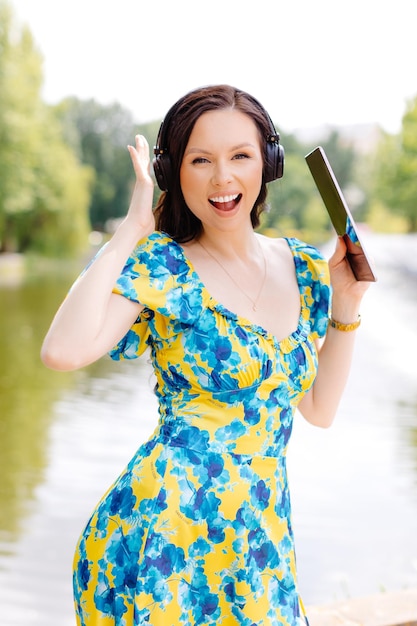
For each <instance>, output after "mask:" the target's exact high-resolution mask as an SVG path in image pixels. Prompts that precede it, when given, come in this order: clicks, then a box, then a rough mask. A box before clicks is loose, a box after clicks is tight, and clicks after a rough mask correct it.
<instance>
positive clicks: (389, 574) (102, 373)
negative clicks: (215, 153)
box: [0, 237, 417, 626]
mask: <svg viewBox="0 0 417 626" xmlns="http://www.w3.org/2000/svg"><path fill="white" fill-rule="evenodd" d="M368 248H369V249H370V250H372V253H373V254H374V255H375V261H376V265H377V268H378V277H379V283H377V285H376V286H375V288H374V289H373V290H372V294H371V295H370V297H369V298H368V300H367V302H366V305H365V306H364V309H363V311H362V314H363V323H362V328H361V330H360V337H359V341H358V346H357V351H356V354H355V363H354V369H353V372H352V376H351V379H350V382H349V386H348V390H347V394H346V396H345V398H344V400H343V402H342V405H341V407H340V411H339V415H338V419H337V421H336V423H335V425H334V427H333V428H331V429H329V430H328V431H321V430H318V429H314V428H311V427H310V426H309V425H308V424H306V423H304V422H303V421H302V420H301V419H297V420H296V425H295V429H294V439H293V442H292V445H291V448H290V458H289V469H290V482H291V486H292V491H293V510H294V527H295V532H296V536H297V545H298V562H299V572H300V584H301V588H302V591H303V595H304V598H305V601H306V602H307V603H316V602H325V601H331V600H333V599H337V598H344V597H346V596H350V595H358V594H364V593H374V592H375V591H378V590H379V589H380V588H403V587H407V586H417V535H416V533H415V529H416V522H417V492H416V489H415V486H416V481H417V397H416V389H417V384H416V383H417V368H416V367H415V362H416V354H417V328H416V324H415V319H416V316H417V289H416V286H417V267H416V268H415V271H414V269H413V266H412V265H411V263H412V262H415V261H413V259H414V257H415V256H416V255H415V254H413V250H416V249H417V239H413V238H407V239H405V240H404V239H403V240H398V241H397V240H396V239H395V238H388V240H387V241H385V240H384V238H383V237H378V238H376V239H375V241H373V240H372V241H369V245H368ZM67 285H68V281H62V280H58V281H57V280H55V279H53V278H52V277H50V278H49V279H48V280H43V281H41V282H40V281H36V280H35V281H32V282H30V283H28V284H26V285H25V286H23V287H21V288H19V289H12V288H7V289H6V288H4V289H2V290H0V329H1V330H0V348H1V354H2V359H1V360H0V393H1V395H0V471H1V475H2V481H0V602H1V605H2V626H17V625H18V626H21V625H22V624H23V623H24V624H25V626H56V624H59V625H60V626H66V625H67V624H68V626H70V625H72V624H73V623H74V620H73V614H72V598H71V561H72V553H73V548H74V545H75V542H76V540H77V536H78V534H79V532H80V531H81V529H82V526H83V524H84V523H85V521H86V519H87V517H88V515H89V513H90V511H91V510H92V508H93V507H94V504H95V502H96V500H97V499H98V498H99V497H100V496H101V494H102V493H103V491H104V490H105V489H106V488H107V487H108V485H109V484H110V483H111V482H112V481H113V479H114V478H115V476H116V475H117V474H118V473H119V472H120V471H121V470H122V469H123V467H124V465H125V463H126V462H127V461H128V460H129V458H130V456H131V455H132V454H133V453H134V451H135V450H136V448H137V446H138V445H139V443H140V442H141V441H143V440H144V439H145V438H146V437H147V436H148V435H149V434H150V432H151V431H152V429H153V428H154V425H155V419H156V417H155V414H156V406H155V399H154V396H153V393H152V388H153V379H152V377H151V370H150V367H149V364H148V363H147V362H146V359H145V360H143V359H142V360H138V361H136V362H135V363H113V362H112V361H110V359H102V360H100V361H99V362H98V363H96V364H94V365H92V366H90V367H88V368H86V369H84V370H82V371H80V372H75V373H68V374H62V373H54V372H51V371H49V370H47V369H46V368H44V367H43V366H42V365H41V363H40V361H39V349H40V345H41V341H42V338H43V335H44V333H45V331H46V328H47V326H48V324H49V321H50V319H51V316H52V314H53V312H54V311H55V309H56V307H57V305H58V303H59V301H60V300H61V299H62V297H63V295H64V293H65V290H66V287H67Z"/></svg>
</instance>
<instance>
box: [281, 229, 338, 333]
mask: <svg viewBox="0 0 417 626" xmlns="http://www.w3.org/2000/svg"><path fill="white" fill-rule="evenodd" d="M287 241H288V244H289V246H290V248H291V249H292V251H293V255H294V263H295V268H296V274H297V280H298V284H299V287H300V292H301V294H302V298H303V304H304V313H303V315H304V317H305V319H306V321H307V318H308V321H309V325H310V337H311V338H312V339H313V340H315V339H318V338H320V337H324V335H325V334H326V331H327V326H328V321H329V313H330V306H331V286H330V274H329V266H328V263H327V260H326V259H325V258H324V256H323V255H322V253H321V252H320V251H319V250H318V249H317V248H315V247H314V246H311V245H309V244H307V243H304V242H302V241H299V240H298V239H294V238H293V239H288V240H287Z"/></svg>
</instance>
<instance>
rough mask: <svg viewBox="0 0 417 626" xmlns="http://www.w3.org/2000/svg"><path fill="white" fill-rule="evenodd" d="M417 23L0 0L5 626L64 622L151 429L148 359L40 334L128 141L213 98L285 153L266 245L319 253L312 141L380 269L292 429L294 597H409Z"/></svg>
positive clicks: (115, 209)
mask: <svg viewBox="0 0 417 626" xmlns="http://www.w3.org/2000/svg"><path fill="white" fill-rule="evenodd" d="M289 5H290V6H289ZM416 17H417V6H414V3H410V2H409V1H408V0H397V2H396V3H395V4H394V5H393V4H392V3H388V2H381V0H379V2H373V1H372V0H369V1H368V2H363V1H362V2H358V1H356V0H352V1H351V2H349V3H344V2H342V3H334V2H330V0H329V1H324V0H317V1H316V2H315V3H311V2H309V1H308V0H300V1H299V2H297V3H286V2H285V3H284V2H279V1H276V0H275V1H273V0H265V1H262V0H261V1H259V2H257V3H256V9H255V8H254V6H253V5H252V3H242V2H241V0H240V1H239V2H237V1H234V0H231V1H230V2H227V3H225V2H220V0H212V1H211V2H210V4H209V5H207V7H205V8H204V7H202V6H201V5H198V4H195V3H193V2H191V1H188V0H184V1H182V2H181V1H178V2H172V1H171V2H168V1H165V0H160V1H159V2H158V3H151V2H149V3H144V2H137V1H135V0H119V1H118V2H117V3H116V4H115V3H110V2H106V1H105V0H102V1H101V2H97V1H96V0H91V1H86V0H84V1H83V2H81V1H80V0H71V2H69V1H68V0H61V2H59V3H58V2H54V1H53V0H37V1H36V2H33V0H14V1H11V0H10V1H6V0H0V349H1V359H0V472H1V474H0V475H1V480H0V602H1V605H2V626H17V625H19V626H21V624H23V623H24V624H25V625H26V626H41V625H42V626H52V625H54V626H56V624H60V626H61V625H62V626H66V625H67V624H68V626H69V625H71V624H74V618H73V613H72V597H71V560H72V553H73V548H74V544H75V542H76V540H77V537H78V534H79V533H80V532H81V530H82V527H83V525H84V523H85V521H86V519H87V518H88V516H89V514H90V512H91V510H92V509H93V507H94V505H95V502H96V501H97V500H98V498H99V497H100V496H101V494H102V493H103V491H104V490H105V489H106V488H107V487H108V486H109V484H111V483H112V482H113V480H114V478H115V477H116V476H117V474H118V473H119V472H120V471H121V470H122V469H123V467H124V465H125V464H126V463H127V461H128V460H129V458H130V457H131V455H132V454H133V453H134V452H135V450H136V448H137V447H138V446H139V444H140V443H141V442H142V441H143V439H144V438H145V437H147V436H148V435H149V434H150V433H151V432H152V430H153V428H154V426H155V423H156V405H155V400H154V397H153V394H152V387H153V380H152V374H151V370H150V366H149V363H148V362H147V360H146V357H145V358H144V359H142V360H138V361H137V362H135V363H127V364H126V363H122V364H120V363H113V362H111V361H110V359H108V358H103V359H101V360H100V361H99V362H97V363H96V364H94V365H92V366H90V367H88V368H85V369H83V370H81V371H79V372H71V373H57V372H51V371H48V370H47V369H46V368H44V367H43V366H42V364H41V363H40V359H39V350H40V346H41V342H42V339H43V336H44V334H45V332H46V330H47V328H48V326H49V323H50V321H51V318H52V316H53V314H54V313H55V311H56V309H57V307H58V305H59V303H60V301H61V300H62V298H63V297H64V295H65V293H66V291H67V290H68V288H69V286H70V284H71V283H72V281H73V280H74V278H75V277H76V276H77V274H78V272H79V271H80V270H81V269H82V267H83V266H84V265H85V263H86V262H87V261H88V259H89V258H91V255H92V254H94V252H95V251H96V250H97V249H98V247H99V246H100V245H101V244H102V243H103V242H104V241H105V240H106V239H107V238H108V237H109V236H110V234H111V233H112V231H113V230H114V227H115V225H116V224H117V221H118V220H119V219H120V218H121V217H122V216H123V215H124V214H125V212H126V209H127V206H128V203H129V197H130V193H131V189H132V183H133V177H132V171H131V166H130V161H129V157H128V153H127V150H126V145H127V144H128V143H132V142H133V138H134V135H135V134H136V133H138V132H139V133H142V134H144V135H145V136H146V137H147V139H148V141H149V144H150V145H151V146H152V145H153V144H154V143H155V139H156V134H157V131H158V128H159V124H160V122H161V120H162V118H163V115H164V113H165V112H166V110H167V109H168V108H169V106H170V105H171V104H173V102H174V101H175V100H176V99H177V98H179V97H180V96H181V95H183V93H185V92H186V91H188V90H190V89H193V88H195V87H196V86H199V85H203V84H210V83H220V82H227V83H231V84H234V85H236V86H238V87H241V88H243V89H245V90H247V91H249V92H250V93H252V94H253V95H255V96H256V97H257V98H258V99H259V100H261V102H262V103H263V104H264V105H265V107H266V108H267V109H268V111H269V113H270V115H271V117H272V119H273V121H274V123H275V124H276V126H277V129H278V130H279V131H280V134H281V141H282V144H283V145H284V147H285V150H286V169H285V176H284V178H283V179H282V180H280V181H276V182H274V183H272V184H271V185H269V204H270V210H269V212H268V213H267V214H265V215H264V219H263V223H262V230H263V231H264V232H265V233H266V234H270V235H271V236H281V235H295V236H298V237H300V238H302V239H306V240H308V241H310V242H311V243H313V244H315V245H317V246H319V247H320V248H321V249H322V250H323V252H324V253H325V254H326V255H327V256H329V255H330V254H331V250H332V247H333V245H334V234H333V231H332V228H331V225H330V223H329V219H328V216H327V213H326V211H325V209H324V207H323V204H322V202H321V200H320V197H319V196H318V193H317V191H316V189H315V186H314V183H313V181H312V178H311V175H310V173H309V171H308V168H307V166H306V164H305V161H304V156H305V154H306V153H307V152H309V151H310V150H311V149H312V148H314V147H315V146H317V145H322V146H323V147H324V149H325V151H326V153H327V155H328V157H329V160H330V162H331V163H332V166H333V169H334V171H335V173H336V176H337V178H338V180H339V182H340V184H341V187H342V188H343V191H344V193H345V196H346V198H347V200H348V203H349V205H350V208H351V210H352V212H353V215H354V217H355V220H356V222H357V223H359V224H360V228H361V232H362V236H363V239H364V241H365V244H366V248H367V250H368V252H369V253H370V255H371V256H372V257H373V258H374V261H375V265H376V268H377V275H378V282H377V283H376V284H375V285H373V286H372V288H371V290H370V292H369V294H368V296H367V298H366V301H365V303H364V306H363V311H362V317H363V323H362V326H361V329H360V331H359V333H358V343H357V350H356V354H355V361H354V367H353V371H352V375H351V377H350V381H349V385H348V388H347V391H346V393H345V396H344V398H343V401H342V404H341V407H340V411H339V415H338V418H337V420H336V422H335V424H334V426H333V427H332V428H331V429H330V430H327V431H321V430H318V429H314V428H312V427H310V426H309V425H308V424H306V423H304V422H303V421H302V419H301V417H299V416H297V419H296V421H295V428H294V435H293V441H292V443H291V446H290V458H289V472H290V483H291V487H292V498H293V514H294V528H295V532H296V540H297V554H298V568H299V578H300V586H301V590H302V593H303V596H304V600H305V602H306V603H307V604H317V603H322V602H330V601H332V600H336V599H344V598H349V597H352V596H356V595H364V594H368V593H375V592H381V593H383V592H385V591H387V590H397V589H404V588H410V587H417V533H416V532H415V529H416V527H417V490H416V484H417V324H416V319H417V77H416V76H417V75H416V72H415V64H416V60H417V59H416V56H417V53H416V51H415V33H414V29H415V20H416ZM157 193H158V192H157V191H155V194H157ZM155 199H156V197H155Z"/></svg>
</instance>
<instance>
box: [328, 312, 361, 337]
mask: <svg viewBox="0 0 417 626" xmlns="http://www.w3.org/2000/svg"><path fill="white" fill-rule="evenodd" d="M329 324H330V326H331V327H332V328H335V329H336V330H341V331H343V332H344V333H348V332H350V331H351V330H356V329H357V328H358V327H359V326H360V324H361V316H360V315H358V319H357V320H356V322H352V323H351V324H342V322H338V321H336V320H334V319H333V318H332V317H330V318H329Z"/></svg>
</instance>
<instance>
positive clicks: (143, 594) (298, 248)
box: [74, 232, 330, 626]
mask: <svg viewBox="0 0 417 626" xmlns="http://www.w3.org/2000/svg"><path fill="white" fill-rule="evenodd" d="M287 243H288V246H289V247H290V249H291V251H292V254H293V259H294V264H295V270H296V275H297V280H298V285H299V291H300V304H301V313H300V318H299V323H298V327H297V329H296V330H295V331H294V332H293V333H292V334H291V335H290V336H288V337H287V338H285V339H284V340H282V341H278V340H277V339H276V338H275V337H274V336H272V335H271V334H269V333H268V332H266V331H265V330H264V329H263V328H261V327H260V326H257V325H254V324H252V323H250V322H249V321H248V320H246V319H243V318H241V317H239V316H237V315H235V314H234V313H233V312H231V311H229V310H228V309H226V308H225V307H224V306H222V305H221V304H220V303H219V302H217V301H216V300H214V299H213V298H212V297H211V296H210V294H209V293H208V292H207V290H206V289H205V287H204V285H203V284H202V282H201V280H200V279H199V276H198V275H197V274H196V272H195V271H194V269H193V266H192V265H191V263H190V262H189V261H188V260H187V258H186V256H185V255H184V250H183V248H182V247H181V246H180V245H179V244H177V243H176V242H175V241H173V240H172V239H171V238H170V237H168V236H167V235H165V234H163V233H160V232H155V233H153V234H152V235H150V236H149V237H147V238H146V239H145V240H143V241H141V242H139V244H138V246H137V248H136V249H135V251H134V252H133V254H132V255H131V257H130V258H129V259H128V261H127V264H126V266H125V268H124V270H123V273H122V274H121V276H120V278H119V279H118V281H117V284H116V286H115V289H114V291H115V293H118V294H121V295H123V296H125V297H126V298H129V299H131V300H134V301H136V302H140V303H141V304H143V305H144V306H145V308H144V309H143V311H142V313H141V315H140V317H139V318H138V320H137V321H136V322H135V324H134V325H133V326H132V328H131V329H130V330H129V332H128V333H127V334H126V336H125V337H124V338H123V339H122V340H121V342H120V343H119V345H118V346H116V347H115V348H114V350H113V351H112V352H111V356H112V358H113V359H116V360H117V359H133V358H135V357H137V356H139V355H140V354H142V353H143V352H144V351H145V349H146V348H147V347H149V348H150V352H151V359H152V363H153V367H154V370H155V374H156V378H157V386H156V394H157V397H158V401H159V414H160V415H159V422H158V426H157V428H156V430H155V432H154V434H153V435H152V436H151V438H150V439H149V440H148V441H147V442H146V443H144V444H143V445H142V446H141V447H140V448H139V450H138V451H137V453H136V454H135V456H134V457H133V459H132V460H131V461H130V463H129V464H128V466H127V468H126V469H125V471H124V472H123V473H122V474H121V476H120V477H119V478H118V479H117V480H116V482H115V483H114V484H113V485H112V487H111V488H110V489H109V490H108V492H107V493H106V494H105V495H104V497H103V498H102V500H101V501H100V503H99V504H98V505H97V507H96V509H95V511H94V513H93V515H92V517H91V519H90V521H89V522H88V524H87V526H86V529H85V530H84V532H83V534H82V536H81V538H80V541H79V544H78V547H77V551H76V555H75V561H74V593H75V604H76V614H77V624H78V625H79V626H93V625H94V626H139V625H142V624H151V625H153V626H177V625H180V626H195V625H205V626H219V625H220V626H231V625H236V626H255V625H256V626H278V625H280V626H281V625H285V626H301V625H302V624H305V623H306V621H305V616H304V611H303V608H302V603H301V600H300V597H299V591H298V587H297V579H296V569H295V553H294V539H293V531H292V527H291V510H290V494H289V489H288V484H287V473H286V451H287V445H288V441H289V438H290V435H291V429H292V423H293V416H294V411H295V409H296V407H297V404H298V403H299V401H300V399H301V398H302V397H303V395H304V394H305V393H306V392H307V391H308V390H309V389H310V387H311V386H312V384H313V382H314V378H315V375H316V370H317V353H316V348H315V345H314V340H315V339H317V338H318V337H321V336H323V335H324V334H325V332H326V328H327V319H328V308H329V301H330V288H329V278H328V268H327V263H326V262H325V260H324V259H323V258H322V257H321V256H320V254H319V253H318V251H317V250H316V249H315V248H312V247H311V246H308V245H307V244H305V243H302V242H300V241H299V240H297V239H292V238H289V239H287Z"/></svg>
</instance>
